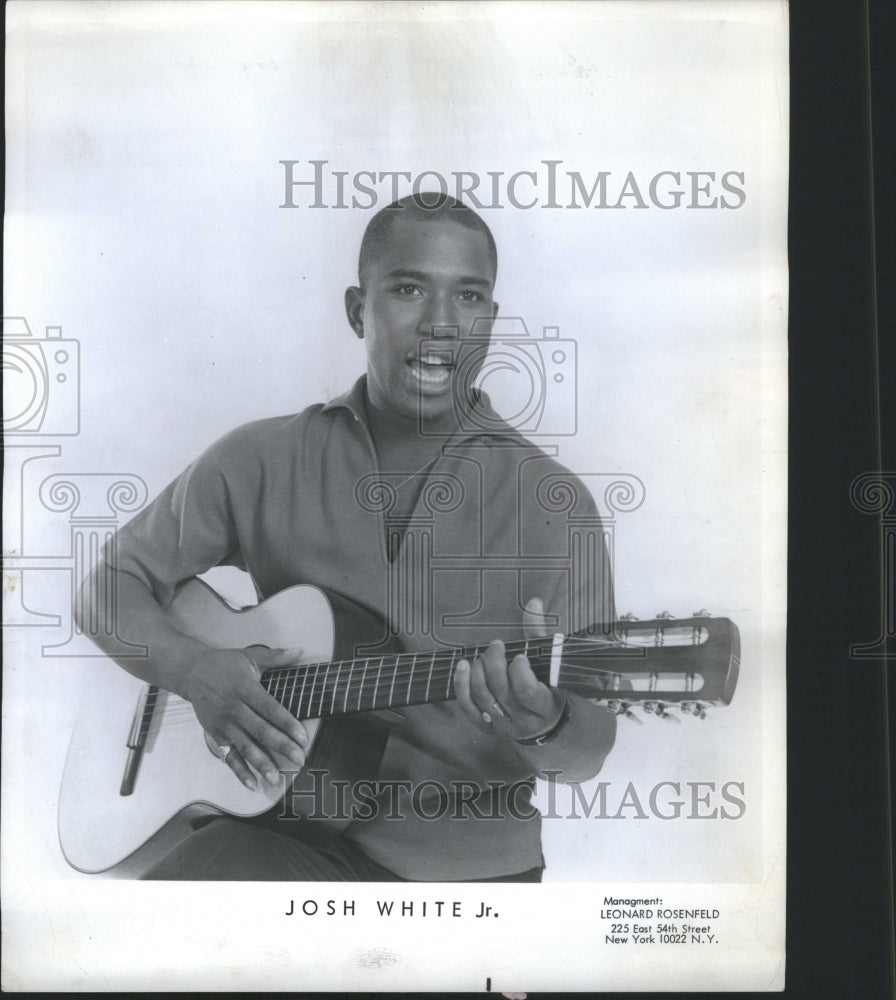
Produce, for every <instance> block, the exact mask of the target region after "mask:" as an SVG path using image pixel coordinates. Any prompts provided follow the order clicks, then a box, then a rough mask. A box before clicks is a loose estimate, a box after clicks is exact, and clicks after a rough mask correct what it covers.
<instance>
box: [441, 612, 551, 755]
mask: <svg viewBox="0 0 896 1000" xmlns="http://www.w3.org/2000/svg"><path fill="white" fill-rule="evenodd" d="M523 628H524V631H525V633H526V637H527V638H529V639H533V638H537V637H539V636H544V635H547V629H546V628H545V627H544V605H543V604H542V602H541V600H540V598H538V597H533V598H532V599H531V600H530V601H529V602H528V604H527V605H526V610H525V611H524V613H523ZM454 691H455V694H456V695H457V700H458V702H459V703H460V705H461V707H462V708H463V710H464V711H465V712H466V714H467V715H468V716H469V718H470V721H471V722H473V723H474V724H475V725H476V726H477V728H479V729H481V730H482V731H483V732H486V733H490V734H491V735H493V736H504V737H507V738H508V739H515V740H521V739H528V738H531V737H533V736H540V735H541V734H542V733H547V732H549V731H550V730H551V729H553V728H554V726H556V724H557V722H558V721H559V719H560V717H561V715H562V713H563V706H564V699H563V695H562V694H561V693H560V692H559V691H557V690H555V689H552V688H549V687H548V686H547V685H546V684H542V683H541V681H539V680H538V678H537V677H536V676H535V674H534V673H533V672H532V667H531V666H530V665H529V660H528V659H527V658H526V657H525V656H524V655H523V654H522V653H520V654H519V655H518V656H515V657H514V658H513V659H512V660H511V661H510V663H509V664H508V662H507V657H506V655H505V651H504V643H503V642H501V640H500V639H496V640H495V641H494V642H492V643H490V645H489V646H488V647H487V648H486V650H485V652H484V653H483V654H482V656H477V657H476V659H475V660H474V661H473V663H472V664H471V663H470V662H469V661H468V660H461V661H460V662H459V663H458V664H457V667H456V668H455V673H454Z"/></svg>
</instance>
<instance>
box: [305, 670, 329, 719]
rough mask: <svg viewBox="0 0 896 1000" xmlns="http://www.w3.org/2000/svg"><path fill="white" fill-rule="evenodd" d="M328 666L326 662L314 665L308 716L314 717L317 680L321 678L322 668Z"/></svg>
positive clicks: (309, 693)
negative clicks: (313, 707) (313, 706)
mask: <svg viewBox="0 0 896 1000" xmlns="http://www.w3.org/2000/svg"><path fill="white" fill-rule="evenodd" d="M323 666H326V664H324V663H318V664H316V665H315V667H314V679H313V680H312V682H311V690H310V691H309V692H308V710H307V714H308V718H313V711H312V708H311V706H312V705H313V704H314V692H315V690H316V688H317V682H318V679H319V678H320V668H321V667H323Z"/></svg>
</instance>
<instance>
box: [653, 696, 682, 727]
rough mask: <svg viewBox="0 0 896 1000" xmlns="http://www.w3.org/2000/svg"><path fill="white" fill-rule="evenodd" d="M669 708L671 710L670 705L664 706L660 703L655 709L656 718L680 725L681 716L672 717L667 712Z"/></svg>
mask: <svg viewBox="0 0 896 1000" xmlns="http://www.w3.org/2000/svg"><path fill="white" fill-rule="evenodd" d="M670 708H672V706H671V705H664V704H663V703H662V702H660V703H659V704H658V705H657V707H656V714H657V716H658V717H659V718H660V719H665V720H666V722H676V723H678V724H679V725H680V724H681V716H680V715H673V714H671V713H670V712H669V709H670Z"/></svg>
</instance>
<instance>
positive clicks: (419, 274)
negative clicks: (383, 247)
mask: <svg viewBox="0 0 896 1000" xmlns="http://www.w3.org/2000/svg"><path fill="white" fill-rule="evenodd" d="M386 277H387V278H388V279H390V280H391V279H393V278H410V279H411V280H413V281H429V280H430V278H431V277H432V276H431V275H429V274H427V273H426V272H425V271H413V270H410V269H408V268H403V267H402V268H397V269H396V270H394V271H390V272H389V273H388V274H387V275H386ZM457 284H458V285H479V286H481V287H482V288H491V287H492V283H491V282H490V281H489V280H488V279H486V278H480V277H477V276H475V275H463V276H461V277H460V278H458V279H457Z"/></svg>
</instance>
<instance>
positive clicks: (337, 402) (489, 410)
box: [321, 374, 520, 444]
mask: <svg viewBox="0 0 896 1000" xmlns="http://www.w3.org/2000/svg"><path fill="white" fill-rule="evenodd" d="M366 392H367V375H366V374H365V375H362V376H361V377H360V378H359V379H358V380H357V382H355V384H354V385H353V386H352V387H351V389H349V390H348V391H347V392H344V393H342V395H340V396H336V397H335V398H334V399H331V400H330V402H329V403H325V404H324V405H323V407H322V408H321V412H322V413H327V412H328V411H330V410H339V409H344V410H348V411H349V412H350V413H351V414H352V416H353V417H354V418H355V420H357V421H358V422H360V423H361V424H363V425H364V426H365V427H366V426H367V406H366V405H365V403H364V397H365V394H366ZM476 411H477V413H478V414H480V416H481V419H482V424H483V425H484V426H477V421H475V420H473V421H471V423H470V426H469V427H462V428H459V429H458V430H457V431H456V432H455V433H454V434H452V435H451V437H450V438H449V439H448V441H449V442H450V443H452V444H453V443H457V442H460V441H474V440H477V439H481V440H484V439H487V438H511V439H513V440H515V441H516V440H519V438H520V433H519V431H517V430H515V429H514V428H513V427H511V425H510V424H508V423H506V422H505V421H504V420H503V419H502V418H501V416H500V415H499V414H498V413H497V412H496V411H495V410H494V408H493V407H492V403H491V400H490V399H489V398H488V393H487V392H485V391H483V390H482V389H479V390H477V397H476Z"/></svg>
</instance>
